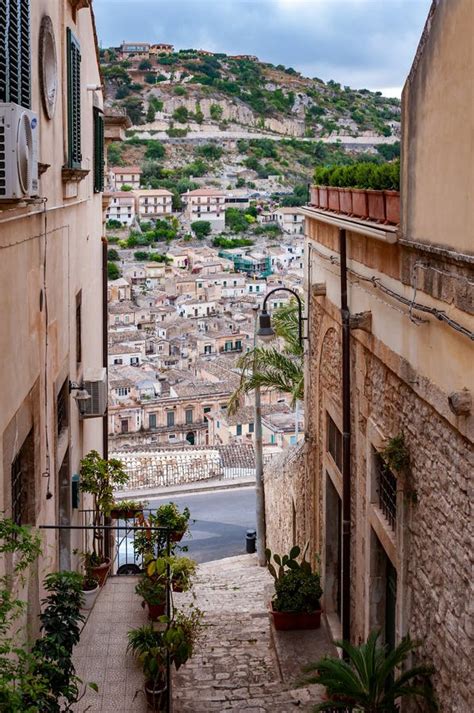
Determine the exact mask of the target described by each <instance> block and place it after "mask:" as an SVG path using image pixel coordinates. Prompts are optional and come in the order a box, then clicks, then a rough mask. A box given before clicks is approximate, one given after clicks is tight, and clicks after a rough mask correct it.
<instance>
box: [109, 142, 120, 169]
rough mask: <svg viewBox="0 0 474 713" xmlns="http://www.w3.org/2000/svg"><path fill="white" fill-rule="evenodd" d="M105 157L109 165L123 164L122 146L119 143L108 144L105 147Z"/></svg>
mask: <svg viewBox="0 0 474 713" xmlns="http://www.w3.org/2000/svg"><path fill="white" fill-rule="evenodd" d="M107 159H108V162H109V165H110V166H123V161H122V147H121V145H120V144H117V143H112V144H109V147H108V149H107Z"/></svg>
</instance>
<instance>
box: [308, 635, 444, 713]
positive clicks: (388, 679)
mask: <svg viewBox="0 0 474 713" xmlns="http://www.w3.org/2000/svg"><path fill="white" fill-rule="evenodd" d="M379 636H380V632H379V631H372V633H371V634H370V635H369V638H368V639H367V642H365V643H363V644H360V646H353V645H352V644H350V643H348V642H347V641H336V642H335V643H336V646H337V647H339V648H341V649H342V650H343V651H344V652H345V654H346V655H347V660H346V661H344V660H343V659H340V658H339V657H337V658H336V657H334V658H332V657H324V658H322V659H321V660H320V661H318V662H317V663H315V664H313V665H312V666H311V669H312V670H314V671H315V675H314V676H312V677H311V678H309V679H308V682H311V683H317V684H320V685H322V686H325V687H326V690H327V694H328V700H326V701H324V703H320V704H319V705H317V706H316V708H315V709H314V710H315V711H333V710H334V709H341V708H344V709H347V708H350V710H358V711H364V712H365V713H396V712H397V711H399V710H400V709H399V706H398V702H399V701H400V700H401V699H408V698H421V699H424V700H425V702H426V703H427V704H428V707H427V709H428V710H430V711H436V710H437V706H436V702H435V700H434V695H433V690H432V687H431V683H430V680H429V679H430V676H431V674H432V673H433V668H432V667H430V666H425V665H418V666H414V667H413V668H406V667H404V666H403V664H406V661H407V658H408V656H409V655H410V654H411V653H412V651H414V650H415V649H416V648H417V644H415V643H413V642H412V641H411V639H410V637H409V636H405V637H404V638H403V639H402V640H401V642H400V643H399V644H398V646H396V647H395V648H394V649H392V650H391V651H390V650H388V649H387V647H386V646H383V645H380V644H379V642H378V639H379ZM308 669H309V667H308V668H307V670H308Z"/></svg>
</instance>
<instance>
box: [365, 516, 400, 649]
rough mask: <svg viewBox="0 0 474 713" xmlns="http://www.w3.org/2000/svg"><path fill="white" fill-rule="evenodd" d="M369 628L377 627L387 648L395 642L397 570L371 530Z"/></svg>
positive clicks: (392, 646) (391, 646)
mask: <svg viewBox="0 0 474 713" xmlns="http://www.w3.org/2000/svg"><path fill="white" fill-rule="evenodd" d="M369 597H370V614H369V625H370V630H371V631H372V630H373V629H379V630H380V631H381V634H382V638H383V642H384V643H385V644H386V645H387V647H388V648H389V649H393V648H394V647H395V644H396V607H397V570H396V568H395V567H394V566H393V564H392V562H391V560H390V558H389V557H388V555H387V553H386V552H385V549H384V548H383V547H382V544H381V542H380V540H379V539H378V537H377V535H376V534H375V532H374V531H373V530H371V562H370V591H369Z"/></svg>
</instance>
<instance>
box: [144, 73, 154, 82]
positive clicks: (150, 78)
mask: <svg viewBox="0 0 474 713" xmlns="http://www.w3.org/2000/svg"><path fill="white" fill-rule="evenodd" d="M145 82H146V83H147V84H156V74H153V72H147V74H145Z"/></svg>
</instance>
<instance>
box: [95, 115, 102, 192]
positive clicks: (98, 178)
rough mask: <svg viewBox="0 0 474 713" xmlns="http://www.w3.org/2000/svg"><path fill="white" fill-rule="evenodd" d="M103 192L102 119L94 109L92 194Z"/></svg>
mask: <svg viewBox="0 0 474 713" xmlns="http://www.w3.org/2000/svg"><path fill="white" fill-rule="evenodd" d="M103 190H104V117H103V116H102V112H101V111H100V109H97V107H94V193H101V192H102V191H103Z"/></svg>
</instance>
